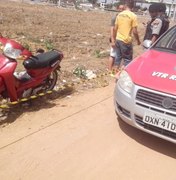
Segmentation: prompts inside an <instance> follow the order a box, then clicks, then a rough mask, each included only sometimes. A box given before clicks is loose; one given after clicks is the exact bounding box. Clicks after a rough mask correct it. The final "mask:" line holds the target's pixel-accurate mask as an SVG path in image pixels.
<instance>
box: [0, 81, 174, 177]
mask: <svg viewBox="0 0 176 180" xmlns="http://www.w3.org/2000/svg"><path fill="white" fill-rule="evenodd" d="M113 88H114V82H112V83H110V85H109V86H107V87H105V88H100V89H92V90H90V91H85V92H84V93H82V94H79V95H77V96H74V97H72V98H65V99H62V100H60V101H58V100H56V101H54V102H53V103H55V105H54V106H52V105H51V106H52V108H51V106H50V107H49V106H45V108H42V109H39V110H38V111H36V112H35V111H32V112H30V111H29V112H28V113H23V114H21V115H20V116H19V117H18V118H17V119H16V121H15V122H13V123H12V124H10V125H9V126H8V127H6V128H1V129H0V139H1V141H0V177H1V179H2V180H8V179H10V180H19V179H21V180H32V179H37V180H43V179H44V180H45V179H46V180H47V179H51V180H58V179H64V180H82V179H87V180H90V179H91V180H98V179H101V180H107V179H108V180H117V179H120V180H129V179H130V180H141V179H143V180H148V179H150V180H156V179H160V180H166V179H168V180H175V170H176V161H175V158H176V151H175V149H176V146H175V145H174V144H171V143H169V142H166V141H163V140H161V139H159V138H156V137H153V136H151V135H148V134H146V133H143V132H141V131H139V130H137V129H134V128H132V127H130V126H129V125H127V124H125V123H123V122H122V121H121V120H118V121H117V117H116V114H115V112H114V107H113Z"/></svg>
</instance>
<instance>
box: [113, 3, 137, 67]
mask: <svg viewBox="0 0 176 180" xmlns="http://www.w3.org/2000/svg"><path fill="white" fill-rule="evenodd" d="M132 7H133V2H131V1H125V2H124V11H122V12H121V13H119V14H118V16H117V18H116V22H115V33H114V34H115V36H114V38H113V40H112V47H115V46H116V47H117V51H118V52H117V53H118V62H119V65H120V63H121V61H122V59H123V63H121V65H122V66H121V68H122V69H123V68H124V67H125V66H127V65H128V64H129V63H130V62H131V61H132V58H133V47H132V36H131V34H132V33H133V35H134V37H135V39H136V40H137V44H138V45H140V40H139V35H138V31H137V25H138V23H137V16H136V15H135V14H134V13H133V12H132V11H131V9H132Z"/></svg>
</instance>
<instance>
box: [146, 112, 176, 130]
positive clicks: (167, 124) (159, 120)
mask: <svg viewBox="0 0 176 180" xmlns="http://www.w3.org/2000/svg"><path fill="white" fill-rule="evenodd" d="M143 122H144V123H146V124H150V125H152V126H156V127H159V128H161V129H165V130H168V131H171V132H175V133H176V118H172V117H170V116H167V115H161V114H158V113H153V112H150V111H147V112H146V113H145V115H144V118H143Z"/></svg>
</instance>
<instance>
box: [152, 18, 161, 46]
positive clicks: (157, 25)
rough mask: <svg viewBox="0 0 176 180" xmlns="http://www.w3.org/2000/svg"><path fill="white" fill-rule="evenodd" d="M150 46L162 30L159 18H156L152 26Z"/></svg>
mask: <svg viewBox="0 0 176 180" xmlns="http://www.w3.org/2000/svg"><path fill="white" fill-rule="evenodd" d="M151 26H152V39H151V41H152V44H153V43H154V42H155V41H156V40H157V39H158V37H159V35H160V31H161V28H162V20H161V19H159V18H156V19H155V20H154V21H153V22H152V24H151Z"/></svg>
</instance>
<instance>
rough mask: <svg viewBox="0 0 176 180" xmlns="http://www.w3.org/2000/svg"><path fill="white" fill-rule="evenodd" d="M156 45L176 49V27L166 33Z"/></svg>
mask: <svg viewBox="0 0 176 180" xmlns="http://www.w3.org/2000/svg"><path fill="white" fill-rule="evenodd" d="M154 47H156V48H161V49H166V50H167V49H168V50H174V51H176V28H173V29H171V30H170V31H169V32H168V33H166V34H165V35H164V36H163V37H162V38H161V39H160V40H159V41H158V42H157V43H156V44H155V46H154Z"/></svg>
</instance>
